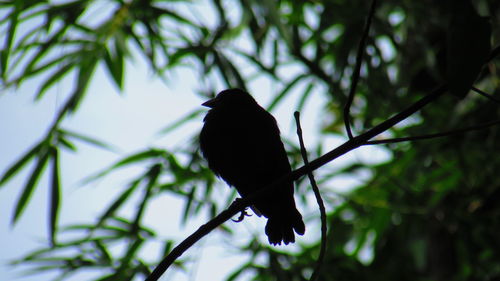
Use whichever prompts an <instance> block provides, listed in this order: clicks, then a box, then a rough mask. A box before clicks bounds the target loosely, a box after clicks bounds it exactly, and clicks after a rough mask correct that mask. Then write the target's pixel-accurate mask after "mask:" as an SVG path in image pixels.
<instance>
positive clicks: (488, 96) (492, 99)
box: [472, 87, 500, 103]
mask: <svg viewBox="0 0 500 281" xmlns="http://www.w3.org/2000/svg"><path fill="white" fill-rule="evenodd" d="M472 90H473V91H474V92H476V93H478V94H480V95H481V96H483V97H486V98H488V99H489V100H491V101H494V102H496V103H500V100H499V99H497V98H495V97H494V96H493V95H490V94H488V93H486V92H485V91H481V90H479V89H478V88H476V87H472Z"/></svg>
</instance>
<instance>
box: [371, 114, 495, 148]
mask: <svg viewBox="0 0 500 281" xmlns="http://www.w3.org/2000/svg"><path fill="white" fill-rule="evenodd" d="M499 124H500V120H496V121H491V122H486V123H483V124H479V125H475V126H471V127H467V128H463V129H458V130H453V131H447V132H442V133H436V134H428V135H422V136H414V137H403V138H393V139H385V140H374V141H367V142H366V143H365V144H364V145H374V144H387V143H397V142H404V141H416V140H426V139H433V138H441V137H448V136H453V135H459V134H463V133H466V132H470V131H477V130H481V129H485V128H488V127H491V126H495V125H499Z"/></svg>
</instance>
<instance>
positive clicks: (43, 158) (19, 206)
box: [11, 151, 49, 224]
mask: <svg viewBox="0 0 500 281" xmlns="http://www.w3.org/2000/svg"><path fill="white" fill-rule="evenodd" d="M48 159H49V153H48V151H42V153H41V154H39V155H38V162H37V164H36V166H35V169H34V170H33V172H32V173H31V176H30V177H29V179H28V182H27V183H26V185H25V186H24V189H23V192H22V193H21V197H19V200H18V201H17V203H16V207H15V211H14V216H13V217H12V221H11V223H12V224H15V223H16V222H17V220H18V219H19V217H20V216H21V215H22V213H23V211H24V209H25V208H26V205H27V204H28V202H29V200H30V199H31V195H32V194H33V190H34V189H35V186H36V184H37V183H38V180H39V179H40V175H41V174H42V172H43V170H44V168H45V166H46V164H47V160H48Z"/></svg>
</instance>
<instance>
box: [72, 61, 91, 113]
mask: <svg viewBox="0 0 500 281" xmlns="http://www.w3.org/2000/svg"><path fill="white" fill-rule="evenodd" d="M96 53H97V52H96V51H93V52H89V53H88V56H89V57H90V58H86V59H85V61H83V62H82V63H81V64H80V69H79V71H78V81H77V83H76V89H75V91H74V92H73V94H72V95H71V97H70V101H69V102H68V104H67V109H68V110H69V112H73V111H75V110H76V109H77V108H78V106H79V105H80V102H81V101H82V99H83V96H84V94H85V92H86V90H87V87H88V85H89V82H90V78H91V77H92V75H93V73H94V70H95V68H96V66H97V61H98V56H97V54H96Z"/></svg>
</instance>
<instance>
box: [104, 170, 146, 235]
mask: <svg viewBox="0 0 500 281" xmlns="http://www.w3.org/2000/svg"><path fill="white" fill-rule="evenodd" d="M140 182H141V181H140V179H138V180H135V181H133V182H132V183H131V185H130V187H129V188H127V190H125V191H124V192H123V193H122V194H121V195H120V196H119V197H118V198H117V199H116V200H115V201H114V202H113V203H112V204H111V205H110V206H109V207H108V209H107V210H106V211H105V212H104V213H103V214H102V215H101V216H100V217H99V220H98V221H97V223H96V225H95V227H96V228H98V227H100V226H101V225H102V224H103V222H104V221H105V220H106V219H107V218H109V217H111V216H113V215H114V213H115V212H116V210H118V208H120V207H121V206H122V205H123V203H125V202H126V201H127V199H128V198H129V197H130V195H131V194H132V193H133V192H134V191H135V190H136V188H137V186H139V183H140Z"/></svg>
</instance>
